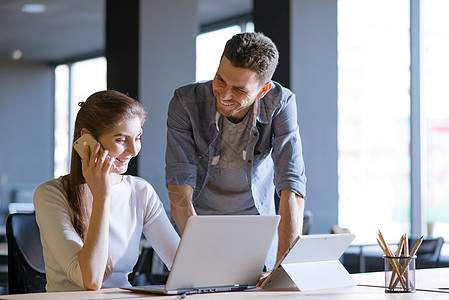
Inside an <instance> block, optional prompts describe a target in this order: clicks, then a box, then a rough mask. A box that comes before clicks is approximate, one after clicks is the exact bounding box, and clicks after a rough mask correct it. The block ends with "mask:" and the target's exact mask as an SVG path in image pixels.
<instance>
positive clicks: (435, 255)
mask: <svg viewBox="0 0 449 300" xmlns="http://www.w3.org/2000/svg"><path fill="white" fill-rule="evenodd" d="M417 240H418V239H416V238H409V240H408V241H409V245H410V248H411V247H413V246H414V245H415V243H416V241H417ZM443 243H444V239H443V238H442V237H436V238H425V239H423V241H422V244H421V246H420V247H419V249H418V252H417V253H416V267H417V268H433V267H436V266H437V264H438V261H439V260H440V254H441V248H442V247H443Z"/></svg>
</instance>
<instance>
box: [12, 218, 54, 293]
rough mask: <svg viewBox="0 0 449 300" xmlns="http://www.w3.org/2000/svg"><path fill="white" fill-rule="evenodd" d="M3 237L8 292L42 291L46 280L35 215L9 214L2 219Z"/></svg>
mask: <svg viewBox="0 0 449 300" xmlns="http://www.w3.org/2000/svg"><path fill="white" fill-rule="evenodd" d="M6 237H7V239H8V288H9V293H10V294H19V293H33V292H45V284H46V283H47V280H46V278H45V264H44V257H43V254H42V244H41V238H40V234H39V227H38V226H37V223H36V215H35V214H34V213H16V214H10V215H9V216H8V219H7V220H6Z"/></svg>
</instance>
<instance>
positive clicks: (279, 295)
mask: <svg viewBox="0 0 449 300" xmlns="http://www.w3.org/2000/svg"><path fill="white" fill-rule="evenodd" d="M353 276H354V279H355V280H356V281H357V282H358V283H359V284H372V285H375V284H378V283H379V282H380V285H382V282H383V272H379V273H364V274H354V275H353ZM445 282H446V283H447V284H446V286H449V268H444V269H426V270H417V275H416V286H417V288H421V287H431V286H435V284H437V285H441V284H444V283H445ZM438 287H442V286H438ZM154 297H159V298H160V299H161V300H173V299H176V298H177V297H176V296H154V295H144V294H137V293H132V292H128V291H123V290H120V289H103V290H100V291H95V292H87V291H81V292H64V293H39V294H23V295H5V296H0V299H27V300H28V299H30V300H60V299H64V300H96V299H124V300H127V299H150V298H154ZM298 298H299V299H301V298H304V299H305V300H335V299H337V300H338V299H344V300H364V299H371V300H375V299H384V300H428V299H430V298H431V299H432V300H433V299H436V300H439V299H449V294H448V293H443V292H427V291H417V292H415V293H405V294H390V293H385V292H384V289H383V288H380V287H371V286H354V287H349V288H339V289H327V290H319V291H313V292H290V291H288V292H285V291H261V290H252V291H245V292H231V293H214V294H202V295H189V296H187V297H186V299H187V300H188V299H192V300H195V299H198V300H201V299H203V300H204V299H216V300H220V299H298Z"/></svg>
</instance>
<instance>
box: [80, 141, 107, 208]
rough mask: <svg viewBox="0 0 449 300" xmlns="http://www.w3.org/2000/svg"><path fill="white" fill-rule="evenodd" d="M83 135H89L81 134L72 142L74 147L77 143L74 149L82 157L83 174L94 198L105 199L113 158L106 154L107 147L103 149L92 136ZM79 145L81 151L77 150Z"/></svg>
mask: <svg viewBox="0 0 449 300" xmlns="http://www.w3.org/2000/svg"><path fill="white" fill-rule="evenodd" d="M85 135H89V136H90V134H83V135H82V136H81V137H80V138H79V139H78V140H77V141H76V142H75V144H74V147H75V145H77V146H76V147H75V149H76V150H77V151H78V153H79V154H80V156H81V157H82V159H81V164H82V171H83V176H84V179H86V183H87V185H88V186H89V189H90V191H91V193H92V196H93V198H94V200H95V199H105V198H106V197H107V196H108V194H109V190H110V189H109V187H110V185H111V184H110V176H109V173H110V172H111V171H112V170H113V169H114V160H113V159H112V158H111V157H110V156H109V155H108V154H109V150H108V149H106V150H103V148H102V147H101V145H100V143H99V142H98V141H97V140H95V139H94V138H93V137H92V136H90V137H89V136H86V137H84V138H83V136H85ZM77 142H78V143H77ZM92 144H93V145H92ZM81 145H82V146H83V147H82V152H81V151H79V148H80V146H81ZM77 148H78V149H77ZM80 152H81V153H80Z"/></svg>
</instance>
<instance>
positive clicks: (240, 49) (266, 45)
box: [222, 32, 279, 84]
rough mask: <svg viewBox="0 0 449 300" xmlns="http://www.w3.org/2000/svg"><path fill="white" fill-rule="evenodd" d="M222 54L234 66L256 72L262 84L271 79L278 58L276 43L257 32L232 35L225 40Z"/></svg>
mask: <svg viewBox="0 0 449 300" xmlns="http://www.w3.org/2000/svg"><path fill="white" fill-rule="evenodd" d="M223 56H225V57H226V58H227V59H229V61H230V62H231V64H232V65H233V66H234V67H237V68H245V69H250V70H251V71H253V72H256V74H257V77H258V79H259V81H260V82H261V83H262V84H263V83H266V82H268V81H270V80H271V77H272V76H273V73H274V71H275V70H276V67H277V64H278V60H279V52H278V50H277V48H276V45H275V44H274V43H273V41H272V40H271V39H269V38H268V37H266V36H265V35H264V34H263V33H259V32H244V33H239V34H236V35H234V36H233V37H232V38H231V39H230V40H228V41H227V43H226V46H225V48H224V51H223ZM223 56H222V57H223Z"/></svg>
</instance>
